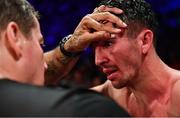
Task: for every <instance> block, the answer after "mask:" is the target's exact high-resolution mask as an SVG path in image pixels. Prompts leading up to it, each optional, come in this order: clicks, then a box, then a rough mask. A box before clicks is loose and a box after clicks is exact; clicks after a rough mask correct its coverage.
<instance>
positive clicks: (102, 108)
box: [0, 80, 128, 117]
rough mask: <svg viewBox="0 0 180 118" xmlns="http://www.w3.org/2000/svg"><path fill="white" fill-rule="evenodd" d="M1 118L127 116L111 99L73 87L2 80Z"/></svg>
mask: <svg viewBox="0 0 180 118" xmlns="http://www.w3.org/2000/svg"><path fill="white" fill-rule="evenodd" d="M0 116H69V117H72V116H91V117H92V116H101V117H103V116H110V117H112V116H128V114H127V113H126V112H125V111H124V110H123V109H121V108H120V107H119V106H118V105H117V104H116V103H114V102H113V101H112V100H111V99H109V98H107V97H104V96H102V95H100V94H98V93H96V92H93V91H90V90H87V89H83V88H71V87H58V88H47V87H37V86H31V85H25V84H20V83H17V82H14V81H10V80H0Z"/></svg>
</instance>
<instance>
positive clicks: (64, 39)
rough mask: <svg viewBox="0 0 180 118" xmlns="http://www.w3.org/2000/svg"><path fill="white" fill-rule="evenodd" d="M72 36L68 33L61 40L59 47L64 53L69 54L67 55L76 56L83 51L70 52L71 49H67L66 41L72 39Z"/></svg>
mask: <svg viewBox="0 0 180 118" xmlns="http://www.w3.org/2000/svg"><path fill="white" fill-rule="evenodd" d="M71 37H72V35H68V36H66V37H64V38H63V39H62V40H61V41H60V42H59V48H60V51H61V53H62V54H63V55H65V56H67V57H76V56H79V55H80V54H81V53H82V51H81V52H70V51H67V50H66V49H65V43H66V42H67V41H68V40H70V38H71Z"/></svg>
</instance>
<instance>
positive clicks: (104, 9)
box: [93, 5, 123, 14]
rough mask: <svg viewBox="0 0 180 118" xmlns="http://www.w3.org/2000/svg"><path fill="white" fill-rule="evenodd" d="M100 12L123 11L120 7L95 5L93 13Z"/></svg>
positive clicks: (116, 12)
mask: <svg viewBox="0 0 180 118" xmlns="http://www.w3.org/2000/svg"><path fill="white" fill-rule="evenodd" d="M100 12H112V13H115V14H121V13H123V11H122V10H121V9H118V8H116V7H108V6H104V5H101V6H100V7H97V8H96V9H95V10H94V12H93V13H100Z"/></svg>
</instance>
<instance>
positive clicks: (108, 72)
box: [103, 68, 117, 79]
mask: <svg viewBox="0 0 180 118" xmlns="http://www.w3.org/2000/svg"><path fill="white" fill-rule="evenodd" d="M116 71H117V69H116V68H103V72H104V73H105V74H106V75H107V78H108V79H112V75H113V73H115V72H116Z"/></svg>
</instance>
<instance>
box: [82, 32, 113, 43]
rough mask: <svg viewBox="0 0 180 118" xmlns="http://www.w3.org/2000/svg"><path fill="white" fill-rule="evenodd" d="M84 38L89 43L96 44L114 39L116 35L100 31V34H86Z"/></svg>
mask: <svg viewBox="0 0 180 118" xmlns="http://www.w3.org/2000/svg"><path fill="white" fill-rule="evenodd" d="M83 38H84V39H86V41H87V42H95V41H100V40H107V39H110V38H114V35H111V34H110V33H108V32H106V31H98V32H94V33H89V34H86V35H84V37H83Z"/></svg>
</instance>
